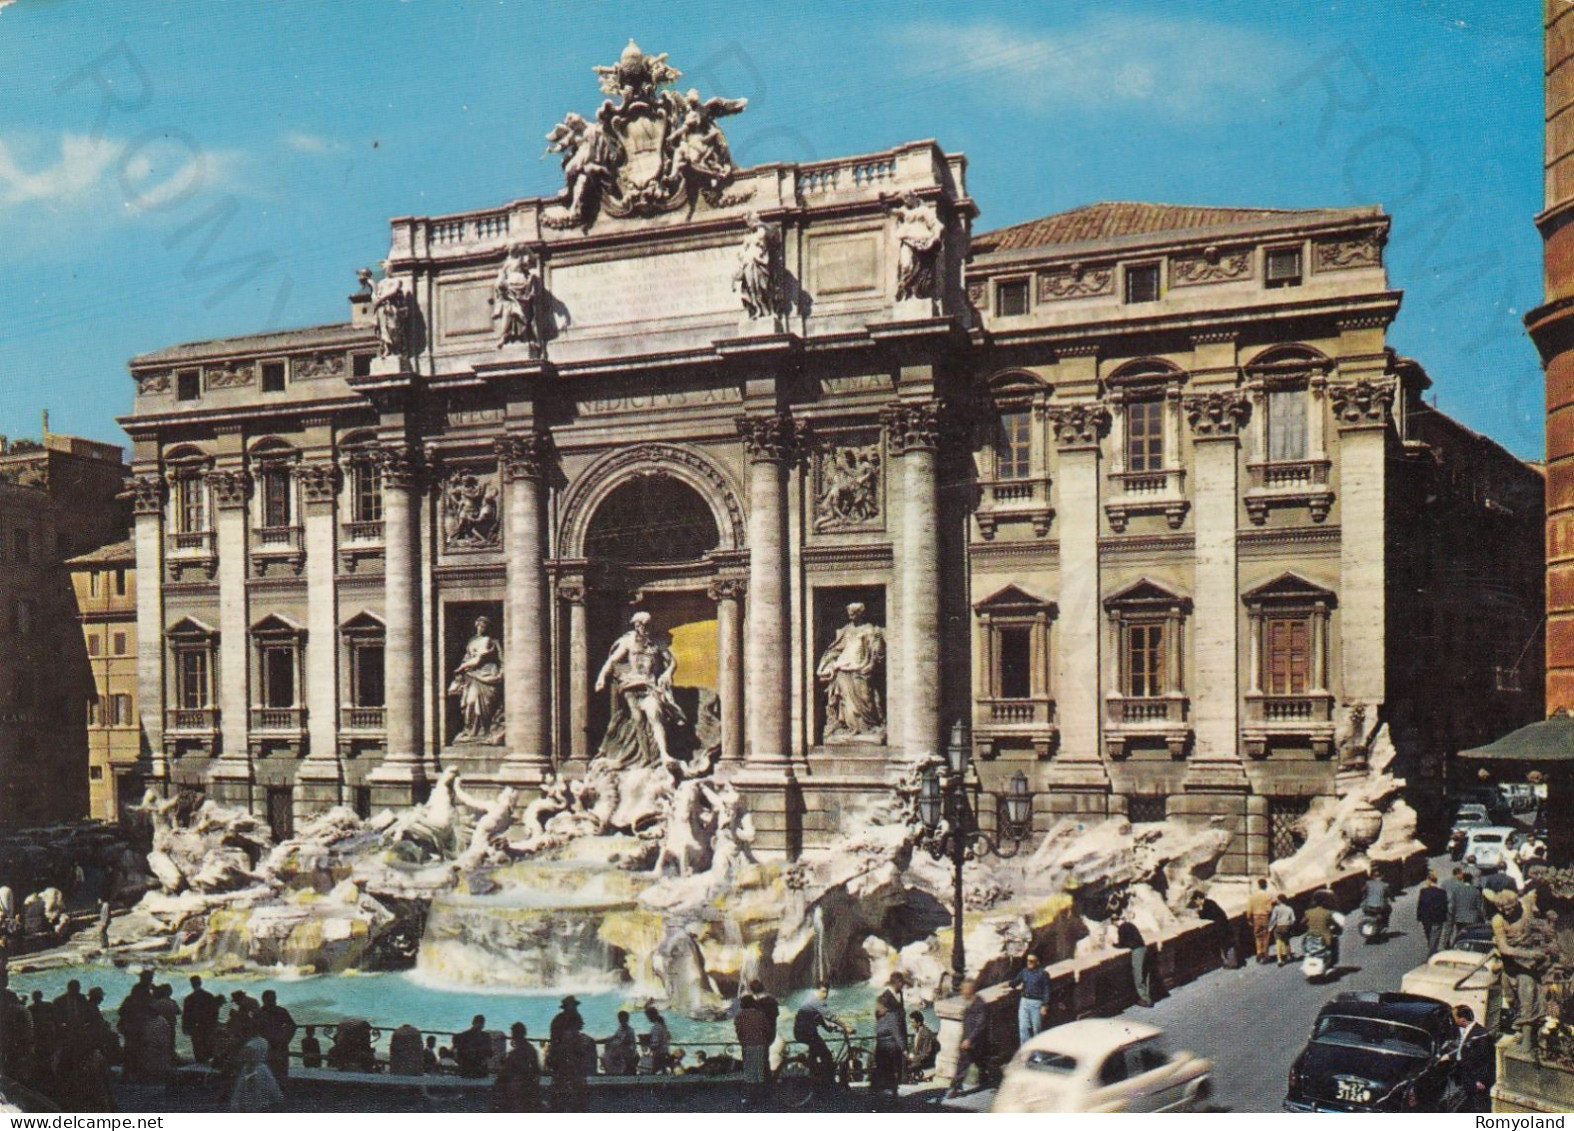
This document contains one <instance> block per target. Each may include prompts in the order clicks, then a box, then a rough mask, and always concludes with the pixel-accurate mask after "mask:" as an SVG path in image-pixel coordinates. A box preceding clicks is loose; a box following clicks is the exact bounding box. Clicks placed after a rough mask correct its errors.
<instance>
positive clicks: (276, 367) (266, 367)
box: [262, 361, 284, 393]
mask: <svg viewBox="0 0 1574 1131" xmlns="http://www.w3.org/2000/svg"><path fill="white" fill-rule="evenodd" d="M262 391H263V392H265V393H282V392H284V362H282V361H265V362H263V363H262Z"/></svg>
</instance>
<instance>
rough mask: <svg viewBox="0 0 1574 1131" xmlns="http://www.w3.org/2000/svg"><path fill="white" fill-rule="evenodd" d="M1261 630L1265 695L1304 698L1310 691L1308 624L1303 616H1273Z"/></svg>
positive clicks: (1309, 638) (1310, 667) (1309, 627)
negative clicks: (1264, 636) (1265, 652)
mask: <svg viewBox="0 0 1574 1131" xmlns="http://www.w3.org/2000/svg"><path fill="white" fill-rule="evenodd" d="M1264 627H1265V630H1266V632H1265V635H1266V637H1267V655H1266V656H1265V657H1264V662H1265V667H1266V669H1267V670H1266V671H1265V672H1264V675H1265V676H1266V677H1267V678H1266V683H1267V686H1266V687H1265V688H1264V690H1265V691H1266V692H1267V693H1268V694H1269V695H1305V694H1306V693H1307V691H1308V690H1309V689H1310V688H1311V670H1312V663H1311V648H1310V640H1311V623H1310V622H1309V621H1308V620H1307V619H1306V618H1305V617H1293V618H1290V617H1274V618H1270V619H1269V620H1268V622H1267V623H1266V625H1265V626H1264Z"/></svg>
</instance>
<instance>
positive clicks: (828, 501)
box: [814, 430, 885, 534]
mask: <svg viewBox="0 0 1574 1131" xmlns="http://www.w3.org/2000/svg"><path fill="white" fill-rule="evenodd" d="M884 521H885V464H884V457H883V455H882V453H881V451H880V437H879V433H877V432H874V431H873V430H871V431H868V432H841V433H831V434H830V435H828V436H826V437H825V439H824V440H823V441H822V442H821V444H820V445H819V446H818V448H817V449H816V451H815V456H814V530H815V532H816V533H820V534H823V533H831V532H835V531H841V530H870V529H876V530H877V529H879V528H880V527H881V526H883V525H884Z"/></svg>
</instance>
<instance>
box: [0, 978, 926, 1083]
mask: <svg viewBox="0 0 1574 1131" xmlns="http://www.w3.org/2000/svg"><path fill="white" fill-rule="evenodd" d="M4 979H5V974H4V967H3V966H0V1076H5V1077H7V1078H10V1079H12V1080H15V1081H17V1082H18V1083H20V1084H23V1085H25V1086H27V1087H30V1088H31V1089H33V1090H34V1091H35V1092H37V1093H39V1094H40V1095H43V1096H45V1097H47V1098H49V1099H51V1100H52V1101H53V1102H55V1103H56V1104H58V1105H59V1106H60V1107H61V1108H63V1109H65V1110H70V1111H84V1112H87V1111H113V1110H115V1100H114V1092H113V1088H112V1083H113V1080H114V1073H113V1071H112V1066H117V1065H118V1066H119V1074H120V1078H121V1080H123V1081H125V1082H127V1083H134V1084H144V1085H155V1086H156V1085H165V1086H167V1085H168V1084H169V1083H170V1082H171V1081H172V1078H173V1075H174V1073H175V1071H176V1069H177V1068H178V1067H180V1066H181V1065H182V1064H183V1063H192V1064H196V1065H202V1066H207V1067H208V1068H209V1069H210V1070H211V1071H210V1072H209V1073H207V1074H204V1076H205V1078H206V1079H207V1081H208V1082H209V1085H210V1086H211V1088H212V1093H211V1094H212V1096H213V1099H214V1102H215V1105H216V1106H221V1107H225V1108H228V1109H229V1110H232V1111H241V1112H252V1111H268V1110H275V1109H278V1108H280V1107H281V1106H282V1105H283V1103H284V1091H283V1083H284V1082H286V1081H287V1079H288V1077H289V1075H290V1072H291V1064H292V1061H293V1062H294V1064H295V1065H296V1066H297V1067H299V1068H305V1069H321V1068H328V1069H334V1070H338V1071H341V1072H364V1073H378V1072H386V1073H388V1074H390V1075H395V1076H403V1077H408V1076H437V1075H451V1076H458V1077H463V1078H469V1079H474V1080H486V1079H490V1080H491V1088H490V1105H489V1106H490V1107H491V1108H492V1109H493V1110H495V1111H535V1110H540V1109H541V1108H542V1107H543V1106H545V1107H549V1108H550V1109H551V1110H553V1111H583V1110H585V1106H586V1098H587V1090H588V1084H587V1081H588V1079H589V1078H590V1077H592V1076H598V1075H601V1076H732V1077H737V1076H741V1077H742V1078H743V1080H744V1082H745V1084H746V1085H747V1086H748V1088H749V1094H750V1095H751V1096H753V1097H756V1098H759V1097H763V1096H764V1095H765V1094H766V1092H767V1091H768V1089H769V1088H770V1087H771V1085H772V1083H773V1081H774V1080H775V1079H776V1078H777V1077H778V1075H780V1074H781V1073H782V1072H783V1071H784V1070H785V1071H787V1072H789V1073H793V1072H796V1073H798V1074H805V1075H808V1076H809V1077H810V1078H811V1079H812V1080H814V1081H817V1082H819V1081H824V1082H830V1081H833V1080H835V1081H839V1082H840V1083H842V1084H853V1083H862V1082H867V1083H868V1084H869V1085H870V1086H871V1087H872V1088H874V1089H876V1090H877V1091H881V1092H887V1093H889V1094H892V1095H894V1094H895V1092H896V1089H897V1087H898V1086H899V1085H900V1084H902V1083H904V1082H908V1081H916V1080H922V1079H925V1078H926V1077H927V1075H928V1074H929V1073H931V1072H932V1071H933V1069H934V1064H935V1060H936V1057H937V1055H938V1053H939V1037H938V1034H937V1033H936V1031H935V1030H934V1029H933V1028H932V1027H931V1026H930V1025H929V1024H928V1023H927V1022H926V1019H925V1017H924V1014H923V1013H922V1012H921V1011H918V1010H912V1011H908V1010H907V1009H906V1008H905V1004H904V991H905V984H904V982H903V979H902V977H901V975H899V974H898V975H894V976H893V977H892V979H891V982H890V984H889V985H888V986H887V987H886V988H885V989H884V990H883V992H882V993H881V994H880V995H879V998H878V1000H877V1001H876V1003H875V1008H874V1014H875V1018H874V1020H875V1024H874V1033H873V1042H872V1046H870V1047H858V1046H855V1045H854V1044H853V1043H852V1042H851V1041H849V1042H848V1043H847V1044H845V1045H844V1046H843V1047H842V1048H841V1050H840V1051H839V1052H838V1053H833V1052H832V1050H831V1047H830V1045H829V1044H827V1042H826V1035H827V1034H831V1035H837V1034H846V1035H847V1036H848V1037H849V1038H850V1037H851V1036H852V1034H853V1032H854V1030H853V1027H852V1026H851V1025H850V1024H848V1023H847V1022H846V1021H844V1020H842V1019H840V1018H838V1017H836V1016H834V1015H833V1014H832V1013H831V1012H830V1006H829V999H830V988H829V987H828V986H825V985H821V986H819V987H818V988H817V989H816V990H815V991H814V992H813V993H812V994H811V995H810V996H809V999H808V1000H807V1002H805V1004H804V1005H803V1006H802V1007H801V1008H800V1009H798V1010H797V1011H796V1013H795V1014H793V1016H792V1018H791V1025H790V1027H789V1026H787V1025H784V1024H782V1016H781V1015H782V1013H783V1006H782V1004H781V1003H780V1002H779V1001H778V1000H777V999H776V998H775V997H774V996H773V995H771V994H770V993H768V992H767V991H766V989H765V987H764V985H763V984H762V983H761V982H759V981H758V980H755V981H753V982H752V983H750V984H748V985H744V986H740V988H739V989H740V992H739V994H738V996H737V998H736V999H735V1000H734V1001H733V1002H732V1004H731V1006H730V1008H729V1011H728V1012H729V1014H730V1016H731V1020H732V1023H733V1028H734V1034H735V1036H736V1044H735V1045H734V1044H731V1043H729V1044H728V1045H727V1046H725V1047H724V1048H723V1049H721V1050H714V1049H704V1048H697V1049H694V1050H692V1056H691V1055H690V1051H689V1050H684V1049H682V1048H677V1047H674V1045H673V1041H672V1033H671V1030H670V1029H669V1028H668V1026H667V1022H666V1020H665V1018H664V1017H663V1016H662V1014H661V1011H660V1010H659V1009H658V1008H657V1007H656V1006H655V1005H653V1004H651V1005H646V1006H645V1007H644V1009H643V1011H642V1018H643V1025H642V1029H643V1031H641V1032H636V1030H635V1026H634V1022H633V1018H632V1016H631V1014H630V1013H629V1012H628V1011H627V1010H621V1011H619V1012H618V1014H617V1020H616V1025H615V1027H614V1028H613V1030H612V1032H611V1033H610V1034H609V1035H607V1036H605V1037H593V1036H590V1035H589V1034H587V1033H586V1032H585V1021H584V1018H583V1016H582V1014H581V1013H580V1002H579V1001H578V999H577V998H575V997H574V996H573V995H569V996H567V997H565V998H563V1000H562V1002H561V1003H560V1008H559V1012H558V1013H557V1015H556V1016H555V1017H553V1019H552V1022H551V1026H550V1028H549V1030H548V1033H547V1037H546V1040H545V1041H539V1048H538V1047H537V1043H536V1042H532V1040H531V1038H530V1034H529V1032H528V1030H527V1028H526V1026H525V1024H524V1023H523V1022H520V1021H516V1022H514V1023H513V1024H512V1025H511V1026H510V1028H509V1031H508V1034H507V1035H506V1036H505V1035H504V1034H502V1033H500V1032H497V1031H494V1030H491V1029H488V1028H487V1020H486V1018H485V1016H483V1015H479V1014H478V1015H476V1016H475V1017H474V1018H473V1019H472V1021H471V1024H470V1027H469V1028H467V1029H464V1030H462V1031H460V1032H458V1033H455V1034H453V1035H452V1036H451V1038H450V1039H449V1040H448V1041H447V1042H446V1043H444V1044H441V1045H440V1044H439V1037H438V1035H435V1034H430V1033H423V1032H422V1031H421V1030H419V1029H417V1028H415V1027H414V1026H411V1025H401V1026H399V1027H398V1028H397V1029H395V1030H393V1032H392V1033H391V1034H389V1038H388V1042H387V1051H386V1055H379V1051H378V1048H377V1037H378V1033H377V1030H376V1029H374V1028H373V1026H372V1025H371V1024H370V1023H369V1022H367V1021H364V1020H356V1019H346V1020H343V1021H340V1022H339V1023H338V1024H337V1025H333V1026H327V1027H324V1026H318V1025H306V1026H304V1027H302V1026H299V1025H297V1024H296V1021H295V1018H294V1017H293V1016H292V1015H291V1014H290V1012H289V1010H288V1009H286V1008H285V1007H284V1006H283V1005H281V1004H280V1003H279V1001H278V999H277V996H276V994H275V993H274V991H272V990H265V991H263V992H262V994H261V996H260V998H254V997H252V996H251V995H250V994H248V993H247V992H246V991H244V990H235V991H234V992H232V993H231V994H230V995H229V996H228V997H227V998H226V997H225V996H223V995H221V994H215V993H212V992H210V991H209V990H208V989H207V988H205V987H204V985H203V980H202V978H201V977H200V976H192V977H191V978H190V979H189V982H190V990H189V992H188V993H186V994H185V996H184V997H183V998H179V999H177V997H176V995H175V992H174V989H173V987H172V986H171V985H170V984H168V983H162V982H158V981H157V980H156V976H155V972H154V971H152V970H144V971H142V973H141V974H140V976H139V977H138V979H137V981H136V983H135V984H134V985H133V986H132V987H131V990H130V991H129V992H128V993H127V994H126V996H125V998H124V999H123V1000H122V1001H121V1002H120V1004H119V1007H118V1009H117V1010H116V1011H115V1012H114V1013H112V1014H110V1015H109V1016H108V1017H106V1016H105V1009H104V998H105V995H104V991H103V990H102V989H100V988H98V987H93V988H91V989H89V990H87V991H86V992H84V991H83V989H82V986H81V984H80V983H79V982H77V981H75V980H73V981H71V982H70V983H69V984H68V986H67V988H66V991H65V992H64V993H62V994H61V995H60V996H58V997H56V998H54V999H53V1000H49V999H47V998H46V997H45V996H44V994H43V992H42V991H37V990H35V991H33V993H32V995H31V999H30V1000H29V999H28V998H26V997H24V996H23V995H20V994H14V993H12V992H11V991H10V989H9V984H8V982H7V981H5V980H4ZM319 1030H321V1031H322V1036H321V1037H319ZM177 1034H181V1035H183V1036H184V1037H185V1039H186V1042H187V1043H188V1044H189V1057H187V1058H182V1057H181V1056H179V1055H177V1050H176V1039H177ZM789 1035H790V1037H791V1040H792V1041H794V1042H797V1043H798V1044H799V1045H801V1046H802V1048H801V1050H800V1051H798V1052H797V1053H796V1054H792V1053H791V1050H790V1048H789V1042H788V1037H789ZM297 1037H298V1038H299V1039H298V1040H297ZM325 1039H326V1040H327V1041H328V1047H327V1048H326V1049H325V1048H324V1043H325ZM734 1052H737V1053H739V1054H740V1055H738V1056H734V1055H733V1053H734ZM543 1081H545V1082H546V1083H545V1084H544V1083H543Z"/></svg>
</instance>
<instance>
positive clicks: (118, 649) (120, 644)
mask: <svg viewBox="0 0 1574 1131" xmlns="http://www.w3.org/2000/svg"><path fill="white" fill-rule="evenodd" d="M113 643H114V648H113V649H112V650H113V651H114V653H115V655H117V656H124V655H125V654H126V634H125V633H124V632H117V633H115V635H114V638H113Z"/></svg>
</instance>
